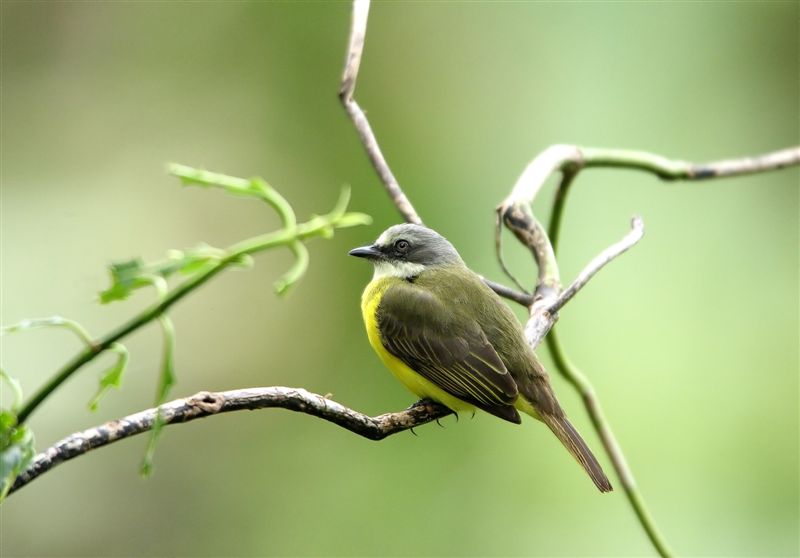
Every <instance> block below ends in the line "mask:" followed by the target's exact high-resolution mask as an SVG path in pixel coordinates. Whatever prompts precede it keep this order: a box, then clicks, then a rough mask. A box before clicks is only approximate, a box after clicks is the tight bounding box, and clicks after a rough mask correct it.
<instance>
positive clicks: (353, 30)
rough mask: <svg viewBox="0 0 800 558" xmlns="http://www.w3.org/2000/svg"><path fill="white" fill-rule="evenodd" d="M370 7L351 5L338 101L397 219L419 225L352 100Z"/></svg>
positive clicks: (506, 292)
mask: <svg viewBox="0 0 800 558" xmlns="http://www.w3.org/2000/svg"><path fill="white" fill-rule="evenodd" d="M369 4H370V2H369V0H354V2H353V15H352V22H351V25H350V38H349V40H348V43H347V55H346V57H345V63H344V71H343V73H342V85H341V87H340V88H339V99H340V100H341V101H342V105H343V106H344V110H345V111H346V112H347V115H348V116H349V117H350V120H352V122H353V126H355V129H356V131H357V132H358V137H359V138H360V139H361V143H362V144H363V145H364V150H365V151H366V152H367V156H368V157H369V160H370V162H371V163H372V166H373V167H374V168H375V172H377V173H378V177H380V179H381V182H382V183H383V186H384V188H385V189H386V192H387V193H388V194H389V198H390V199H391V200H392V203H393V204H394V206H395V207H396V208H397V210H398V211H399V212H400V215H402V217H403V220H404V221H405V222H406V223H415V224H417V225H421V224H422V219H421V218H420V216H419V215H418V214H417V211H416V210H415V209H414V206H413V205H411V201H410V200H409V199H408V197H407V196H406V195H405V193H404V192H403V189H402V188H401V187H400V184H399V183H398V182H397V179H396V178H395V177H394V174H393V173H392V170H391V169H390V168H389V163H387V162H386V158H385V157H384V156H383V152H382V151H381V148H380V146H379V145H378V140H377V138H376V137H375V133H374V132H373V131H372V127H371V126H370V124H369V120H367V115H366V114H364V111H363V110H362V109H361V107H360V106H359V104H358V103H357V102H356V100H355V98H353V93H354V91H355V88H356V81H357V80H358V70H359V68H360V67H361V55H362V54H363V52H364V40H365V38H366V36H367V18H368V15H369ZM484 282H485V283H486V284H487V285H488V286H489V288H491V289H492V290H493V291H494V292H496V293H497V294H498V295H500V296H502V297H504V298H508V299H509V300H514V301H516V302H519V303H520V304H525V305H526V306H527V304H526V302H527V300H528V297H527V296H526V295H525V294H523V293H520V292H518V291H515V290H513V289H511V288H509V287H505V286H503V285H500V284H498V283H495V282H493V281H488V280H486V279H484Z"/></svg>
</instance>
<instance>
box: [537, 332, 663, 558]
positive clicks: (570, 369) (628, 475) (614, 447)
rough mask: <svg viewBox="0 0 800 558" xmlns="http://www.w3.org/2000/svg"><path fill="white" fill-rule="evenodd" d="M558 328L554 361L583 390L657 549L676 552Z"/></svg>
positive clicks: (550, 339)
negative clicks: (571, 357) (650, 506)
mask: <svg viewBox="0 0 800 558" xmlns="http://www.w3.org/2000/svg"><path fill="white" fill-rule="evenodd" d="M557 330H558V328H553V330H552V331H551V332H550V335H548V336H547V338H546V343H547V347H548V349H550V354H551V355H552V356H553V362H554V364H555V365H556V367H557V368H558V370H559V371H560V372H561V374H562V375H563V376H564V377H565V378H566V379H567V380H568V381H569V383H570V384H572V386H573V387H574V388H575V390H576V391H577V392H578V393H580V394H581V397H582V398H583V404H584V405H585V406H586V411H587V412H588V413H589V417H590V418H591V419H592V424H593V425H594V428H595V430H596V431H597V435H598V436H599V437H600V440H601V441H602V442H603V447H604V448H605V450H606V453H607V454H608V456H609V458H610V459H611V463H612V464H613V465H614V470H615V471H616V472H617V475H618V476H619V480H620V483H621V484H622V488H623V490H625V495H626V496H627V497H628V500H629V501H630V503H631V506H632V507H633V511H634V513H636V516H637V517H638V518H639V523H641V524H642V527H643V528H644V529H645V532H646V533H647V536H648V537H649V538H650V541H651V542H652V543H653V546H655V547H656V550H657V551H658V553H659V554H660V555H661V556H664V557H667V556H673V554H672V551H671V550H670V548H669V545H667V541H666V540H665V539H664V537H663V536H662V535H661V533H659V531H658V527H657V526H656V523H655V521H654V520H653V517H652V516H651V515H650V512H648V511H647V507H646V506H645V503H644V499H643V498H642V495H641V493H640V492H639V488H638V487H637V486H636V480H635V479H634V477H633V473H632V472H631V470H630V467H629V466H628V462H627V461H626V460H625V454H624V453H622V448H621V447H620V445H619V443H618V442H617V439H616V438H615V437H614V433H613V432H612V430H611V426H610V425H609V423H608V420H607V419H606V417H605V415H604V414H603V408H602V406H601V405H600V400H599V399H598V398H597V395H596V394H595V391H594V388H593V387H592V384H591V383H590V382H589V379H588V378H587V377H586V376H585V375H584V374H583V373H582V372H581V371H580V370H579V369H578V367H577V366H575V365H574V364H573V363H572V362H571V361H570V360H569V359H568V358H567V355H566V353H565V352H564V349H563V348H562V346H561V343H560V342H559V340H558V336H557Z"/></svg>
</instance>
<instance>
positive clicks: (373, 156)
mask: <svg viewBox="0 0 800 558" xmlns="http://www.w3.org/2000/svg"><path fill="white" fill-rule="evenodd" d="M368 14H369V0H355V2H353V20H352V25H351V27H350V40H349V42H348V46H347V58H346V59H345V65H344V73H343V74H342V86H341V87H340V88H339V99H341V101H342V104H343V105H344V109H345V110H346V111H347V114H348V116H350V120H352V121H353V125H354V126H355V128H356V131H358V136H359V138H361V143H362V144H364V149H365V150H366V151H367V155H368V156H369V160H370V161H371V162H372V166H373V167H375V171H376V172H377V173H378V176H379V177H380V179H381V182H383V186H384V188H386V192H387V193H388V194H389V197H390V198H391V199H392V202H393V203H394V205H395V207H397V210H398V211H399V212H400V214H401V215H402V216H403V219H405V221H406V222H408V223H416V224H417V225H421V224H422V219H420V217H419V215H417V212H416V210H415V209H414V206H413V205H411V202H410V201H409V200H408V198H407V197H406V195H405V194H404V193H403V190H402V188H400V184H399V183H398V182H397V179H396V178H395V177H394V174H392V170H391V169H390V168H389V163H387V162H386V158H385V157H384V156H383V153H382V152H381V148H380V147H379V146H378V140H377V139H376V138H375V133H374V132H373V131H372V127H371V126H370V125H369V121H368V120H367V115H366V114H364V111H363V110H361V107H360V106H358V103H357V102H356V100H355V99H354V98H353V91H354V90H355V88H356V80H357V79H358V68H359V66H360V65H361V54H362V52H363V51H364V39H365V37H366V34H367V16H368Z"/></svg>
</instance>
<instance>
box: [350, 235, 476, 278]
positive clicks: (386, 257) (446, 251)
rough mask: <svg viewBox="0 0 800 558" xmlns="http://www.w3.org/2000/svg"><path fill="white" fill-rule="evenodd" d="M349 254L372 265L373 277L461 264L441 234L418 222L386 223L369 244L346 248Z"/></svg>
mask: <svg viewBox="0 0 800 558" xmlns="http://www.w3.org/2000/svg"><path fill="white" fill-rule="evenodd" d="M350 255H351V256H357V257H359V258H366V259H368V260H370V261H371V262H372V264H373V265H374V266H375V277H376V278H379V277H400V278H402V279H407V278H409V277H415V276H417V275H419V274H420V273H422V272H423V271H425V270H426V269H428V268H431V267H436V266H441V265H464V262H463V260H462V259H461V256H459V255H458V252H457V251H456V249H455V248H454V247H453V245H452V244H450V241H448V240H447V239H446V238H445V237H443V236H442V235H440V234H439V233H437V232H436V231H434V230H432V229H429V228H427V227H423V226H421V225H412V224H403V225H394V226H392V227H389V228H388V229H386V230H385V231H383V233H382V234H381V235H380V236H379V237H378V240H376V241H375V242H374V243H373V244H371V245H369V246H362V247H360V248H354V249H353V250H350Z"/></svg>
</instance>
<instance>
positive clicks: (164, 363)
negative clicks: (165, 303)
mask: <svg viewBox="0 0 800 558" xmlns="http://www.w3.org/2000/svg"><path fill="white" fill-rule="evenodd" d="M159 321H160V322H161V329H162V331H163V333H164V350H163V352H162V357H161V374H160V376H159V379H158V389H157V391H156V406H157V407H158V412H157V414H156V419H155V421H154V422H153V428H152V430H151V431H150V438H149V439H148V441H147V449H146V450H145V453H144V457H143V458H142V464H141V467H140V468H139V472H140V474H141V475H142V476H143V477H148V476H150V475H151V474H152V472H153V457H154V455H155V452H156V444H157V443H158V439H159V437H160V436H161V431H162V429H163V426H164V424H165V422H164V417H163V416H162V415H161V407H160V406H161V405H162V404H163V403H164V402H165V401H166V400H167V396H168V395H169V391H170V389H171V388H172V386H173V385H174V384H175V381H176V376H175V364H174V354H175V328H174V326H173V325H172V320H170V319H169V318H168V317H167V316H161V317H160V318H159Z"/></svg>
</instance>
